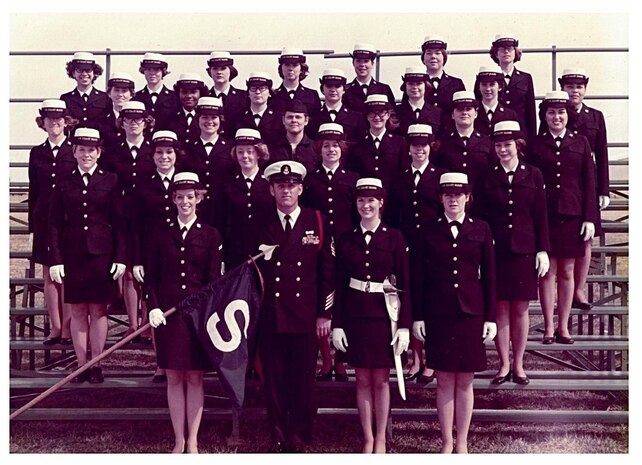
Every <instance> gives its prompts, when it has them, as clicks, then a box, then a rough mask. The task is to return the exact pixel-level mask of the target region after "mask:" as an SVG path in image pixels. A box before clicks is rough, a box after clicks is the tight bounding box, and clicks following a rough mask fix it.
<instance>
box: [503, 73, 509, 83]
mask: <svg viewBox="0 0 642 465" xmlns="http://www.w3.org/2000/svg"><path fill="white" fill-rule="evenodd" d="M504 80H505V81H506V84H508V83H509V81H510V74H504Z"/></svg>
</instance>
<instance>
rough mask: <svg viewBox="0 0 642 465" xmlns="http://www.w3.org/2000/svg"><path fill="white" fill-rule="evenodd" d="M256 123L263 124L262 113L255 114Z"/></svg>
mask: <svg viewBox="0 0 642 465" xmlns="http://www.w3.org/2000/svg"><path fill="white" fill-rule="evenodd" d="M254 124H256V127H259V124H261V115H259V114H258V113H256V114H255V115H254Z"/></svg>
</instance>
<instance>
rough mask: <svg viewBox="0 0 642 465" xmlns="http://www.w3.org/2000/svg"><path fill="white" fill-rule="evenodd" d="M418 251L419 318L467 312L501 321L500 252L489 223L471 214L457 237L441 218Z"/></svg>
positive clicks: (415, 286)
mask: <svg viewBox="0 0 642 465" xmlns="http://www.w3.org/2000/svg"><path fill="white" fill-rule="evenodd" d="M414 255H415V253H413V260H412V262H411V263H412V264H413V265H412V275H413V280H415V281H413V294H414V298H413V309H414V312H415V313H414V319H415V321H419V320H425V319H426V318H428V317H434V316H457V315H461V314H468V315H477V316H483V317H484V321H495V302H496V297H495V295H496V294H495V293H496V287H495V286H496V277H495V252H494V250H493V237H492V234H491V231H490V227H489V226H488V224H487V223H485V222H484V221H481V220H478V219H473V218H470V216H469V215H466V217H465V218H464V221H463V223H462V225H461V227H460V228H459V234H458V236H457V239H455V238H454V237H453V235H452V232H451V229H450V226H449V225H448V221H447V220H446V217H445V216H440V217H439V218H437V219H436V220H435V221H434V222H432V224H430V225H429V226H428V227H427V228H426V234H425V235H424V240H423V241H422V242H421V246H420V249H419V250H417V253H416V255H417V257H416V259H415V257H414ZM480 337H481V335H480Z"/></svg>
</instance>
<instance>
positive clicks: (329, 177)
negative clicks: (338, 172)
mask: <svg viewBox="0 0 642 465" xmlns="http://www.w3.org/2000/svg"><path fill="white" fill-rule="evenodd" d="M328 179H329V180H330V181H332V170H328Z"/></svg>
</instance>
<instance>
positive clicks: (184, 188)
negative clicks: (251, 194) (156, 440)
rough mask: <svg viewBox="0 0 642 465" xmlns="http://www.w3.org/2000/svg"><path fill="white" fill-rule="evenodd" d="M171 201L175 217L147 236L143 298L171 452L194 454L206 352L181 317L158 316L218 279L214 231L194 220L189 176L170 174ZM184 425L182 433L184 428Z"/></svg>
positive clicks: (196, 197) (197, 191)
mask: <svg viewBox="0 0 642 465" xmlns="http://www.w3.org/2000/svg"><path fill="white" fill-rule="evenodd" d="M171 191H172V201H173V203H174V205H175V206H176V208H177V209H178V217H177V218H175V219H174V221H172V222H171V223H170V224H169V225H167V226H165V227H164V228H161V229H158V230H156V231H155V232H154V233H153V236H152V237H151V238H150V241H149V244H148V254H147V261H146V263H145V269H146V270H147V274H146V276H145V284H144V289H145V299H146V300H147V306H148V308H151V309H152V310H151V311H150V312H149V322H150V324H151V325H152V327H153V328H154V335H155V338H156V357H157V361H158V366H159V367H161V368H163V369H165V370H166V373H167V402H168V404H169V414H170V418H171V420H172V426H173V428H174V436H175V442H174V448H173V449H172V452H173V453H179V454H180V453H184V452H187V453H198V429H199V426H200V423H201V417H202V415H203V401H204V393H203V373H204V371H205V370H207V369H209V368H210V362H209V359H208V356H207V354H206V353H205V351H204V350H203V348H202V347H201V345H200V342H199V341H198V338H197V335H196V334H194V332H193V331H192V330H191V329H190V327H189V326H188V325H187V322H186V321H185V320H184V319H183V317H182V315H181V314H178V313H177V314H175V315H172V316H171V317H169V318H168V319H167V320H165V317H164V316H163V313H164V312H166V311H167V310H169V309H170V308H172V307H174V306H176V305H177V304H178V303H180V302H181V300H183V299H184V298H186V297H188V296H189V295H190V294H193V293H194V292H196V291H198V290H200V289H201V288H202V287H203V286H205V285H206V284H208V283H210V282H212V281H214V280H215V279H216V278H218V277H219V276H220V275H221V269H222V268H221V266H222V263H223V250H222V249H223V242H222V240H221V236H220V234H219V232H218V231H217V230H216V229H215V228H213V227H211V226H208V225H206V224H205V223H202V222H200V221H199V220H198V218H197V217H196V205H197V204H198V203H199V202H200V201H201V199H202V195H203V190H202V188H201V184H200V183H199V180H198V176H197V175H196V174H195V173H190V172H183V173H178V174H177V175H176V176H174V181H173V182H172V186H171ZM186 425H187V431H185V426H186Z"/></svg>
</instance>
